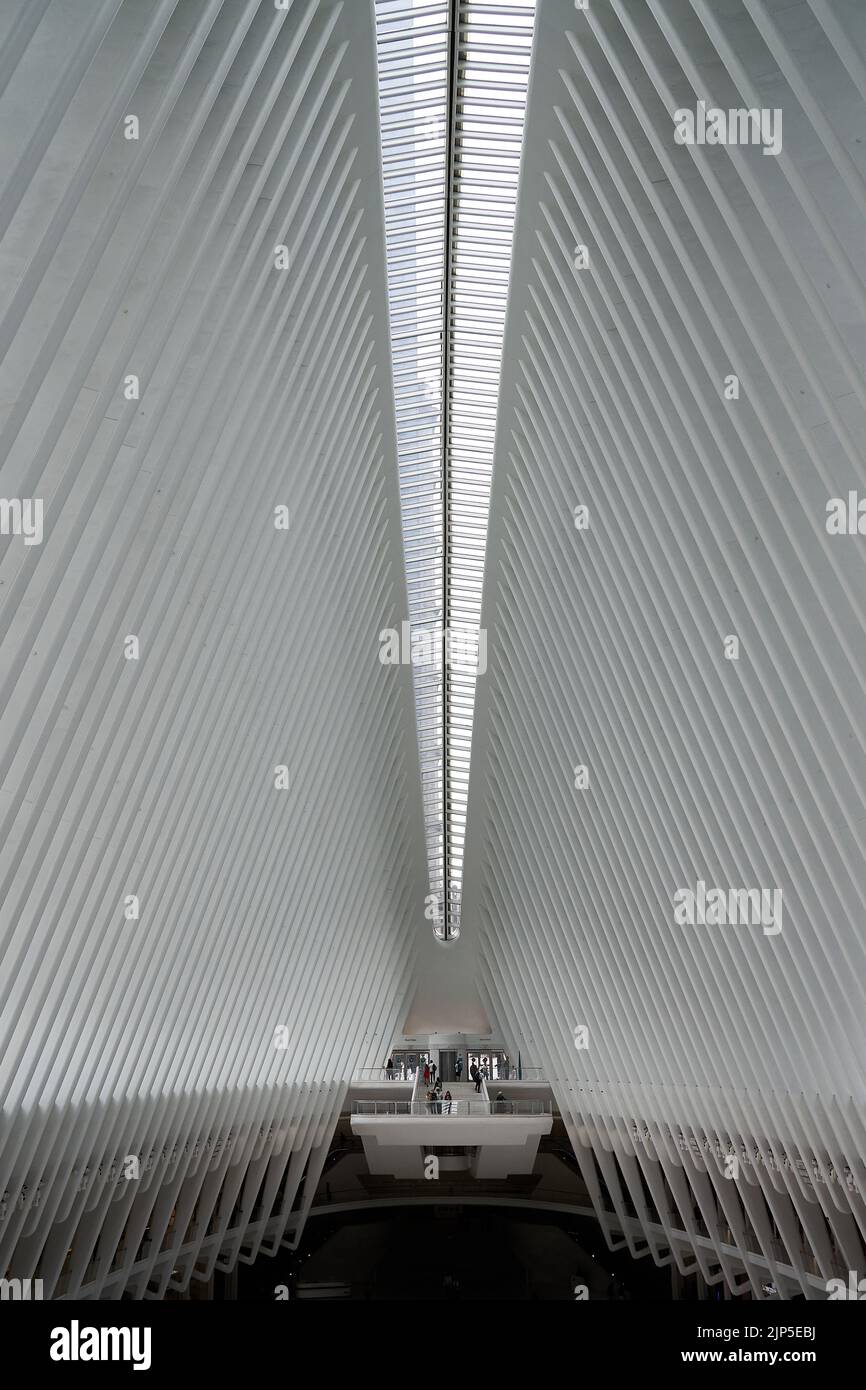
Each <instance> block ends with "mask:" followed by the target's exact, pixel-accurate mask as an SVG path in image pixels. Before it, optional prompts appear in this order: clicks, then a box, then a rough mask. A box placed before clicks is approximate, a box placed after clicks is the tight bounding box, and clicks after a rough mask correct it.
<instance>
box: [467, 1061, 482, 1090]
mask: <svg viewBox="0 0 866 1390" xmlns="http://www.w3.org/2000/svg"><path fill="white" fill-rule="evenodd" d="M469 1075H470V1076H471V1077H472V1080H473V1081H474V1082H475V1092H476V1095H477V1094H478V1092H479V1091H480V1090H481V1072H480V1071H479V1070H478V1067H477V1066H476V1065H475V1063H474V1062H473V1063H472V1066H471V1067H470V1068H469Z"/></svg>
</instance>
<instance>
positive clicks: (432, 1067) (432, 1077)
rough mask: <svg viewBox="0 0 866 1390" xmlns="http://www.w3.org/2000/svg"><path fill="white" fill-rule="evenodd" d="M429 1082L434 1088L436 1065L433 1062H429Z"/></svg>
mask: <svg viewBox="0 0 866 1390" xmlns="http://www.w3.org/2000/svg"><path fill="white" fill-rule="evenodd" d="M430 1080H431V1081H432V1082H433V1085H434V1086H435V1085H436V1063H435V1062H431V1063H430Z"/></svg>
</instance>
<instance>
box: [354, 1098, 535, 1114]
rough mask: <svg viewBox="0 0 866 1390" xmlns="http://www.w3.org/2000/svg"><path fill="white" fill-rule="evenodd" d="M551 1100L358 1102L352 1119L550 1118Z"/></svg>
mask: <svg viewBox="0 0 866 1390" xmlns="http://www.w3.org/2000/svg"><path fill="white" fill-rule="evenodd" d="M552 1113H553V1110H552V1102H551V1101H549V1100H493V1101H483V1100H445V1099H444V1097H440V1098H439V1099H437V1100H435V1101H432V1100H424V1101H414V1100H356V1101H353V1102H352V1114H353V1115H394V1116H399V1115H403V1116H412V1115H417V1116H430V1115H452V1116H455V1117H456V1118H458V1119H468V1118H470V1117H473V1116H478V1117H481V1116H487V1115H551V1114H552Z"/></svg>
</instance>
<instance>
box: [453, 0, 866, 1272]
mask: <svg viewBox="0 0 866 1390" xmlns="http://www.w3.org/2000/svg"><path fill="white" fill-rule="evenodd" d="M864 18H866V16H864V11H863V10H862V8H859V7H856V6H851V5H848V4H838V5H833V6H827V5H825V4H820V3H815V4H813V5H811V6H810V7H807V6H805V5H794V6H791V5H779V4H773V5H768V4H765V3H761V2H760V0H747V3H745V4H740V3H739V0H730V3H725V4H722V5H719V4H712V5H710V4H705V3H702V0H694V3H691V4H690V3H687V2H686V0H664V2H662V0H648V3H647V4H646V5H642V6H634V5H631V4H626V3H622V2H621V0H609V3H607V2H604V0H592V3H591V4H590V6H589V7H588V8H587V9H586V10H583V11H578V10H576V8H575V6H574V5H573V4H572V3H570V0H542V3H541V5H540V8H539V17H538V21H537V26H538V36H537V48H536V53H535V57H534V67H533V72H532V78H531V85H530V98H529V110H528V114H527V127H526V147H525V155H524V173H523V179H522V184H521V190H520V201H519V213H518V225H517V232H516V240H515V252H514V255H515V264H519V265H520V267H521V275H520V277H519V279H515V282H514V284H513V286H512V292H511V297H510V302H509V311H508V314H509V317H508V324H507V330H506V340H505V351H504V367H503V381H502V394H501V399H500V407H499V417H498V439H497V452H496V458H495V464H494V481H493V497H492V509H491V531H490V541H489V549H488V572H487V578H486V589H485V607H484V615H483V622H484V624H485V626H486V627H487V629H488V646H489V653H490V657H489V672H488V675H487V677H486V678H485V680H484V681H483V682H480V683H479V692H480V696H479V707H478V713H477V720H476V729H475V738H474V744H475V751H474V756H473V768H472V781H471V792H470V813H469V841H468V848H467V861H466V884H467V893H468V898H467V900H466V902H465V906H464V924H465V925H466V926H467V928H470V927H471V930H472V932H473V933H474V934H477V935H478V938H479V949H480V952H481V955H482V959H483V973H484V977H485V990H484V993H485V998H486V1001H487V1003H488V1006H489V1009H490V1011H491V1013H492V1015H493V1016H495V1017H497V1018H498V1019H499V1020H500V1022H501V1023H503V1024H504V1025H505V1027H506V1033H507V1035H510V1036H509V1041H510V1042H511V1045H512V1047H513V1049H514V1051H515V1052H516V1050H517V1048H518V1047H519V1046H520V1047H523V1048H524V1050H525V1053H526V1052H529V1053H531V1054H532V1055H539V1056H540V1059H541V1061H542V1062H543V1063H544V1064H545V1065H546V1067H547V1068H548V1070H549V1074H550V1076H551V1078H552V1080H553V1085H554V1090H555V1093H556V1097H557V1100H558V1101H559V1104H560V1106H561V1109H562V1113H563V1115H564V1116H565V1117H566V1119H567V1124H568V1128H569V1132H570V1133H571V1135H572V1137H573V1139H574V1141H575V1144H576V1146H577V1152H578V1155H579V1157H580V1159H581V1164H582V1167H583V1168H584V1173H585V1176H586V1178H587V1181H588V1182H589V1183H590V1186H591V1187H592V1188H593V1189H594V1190H595V1192H596V1196H597V1203H598V1208H599V1211H600V1212H602V1211H603V1210H604V1209H605V1208H607V1209H608V1210H610V1209H611V1208H610V1205H609V1203H610V1202H611V1201H612V1202H613V1208H614V1209H615V1210H616V1212H617V1213H618V1214H620V1215H624V1216H625V1215H627V1214H628V1212H629V1211H631V1210H632V1209H634V1210H636V1211H637V1213H638V1215H639V1216H641V1217H642V1218H644V1223H645V1225H644V1229H645V1234H646V1240H647V1241H648V1242H649V1244H650V1246H651V1248H652V1250H653V1253H654V1255H656V1257H657V1258H659V1259H662V1258H670V1256H669V1254H667V1251H668V1246H669V1242H668V1240H667V1239H666V1235H667V1233H668V1231H669V1230H670V1228H672V1227H676V1228H678V1229H680V1230H687V1231H692V1232H694V1233H695V1234H696V1235H703V1236H704V1237H705V1239H704V1241H703V1243H702V1248H701V1245H700V1244H699V1247H698V1248H697V1250H696V1253H695V1255H694V1257H690V1262H686V1261H685V1257H684V1256H682V1255H680V1256H678V1259H679V1260H680V1262H681V1264H682V1267H683V1268H684V1269H686V1268H689V1267H694V1261H695V1260H696V1261H697V1263H698V1265H699V1266H700V1268H701V1269H702V1271H703V1272H704V1273H705V1275H706V1277H708V1278H709V1279H711V1280H714V1279H718V1278H721V1277H723V1274H724V1273H726V1274H727V1275H728V1276H729V1278H730V1280H731V1281H732V1282H733V1283H735V1284H736V1283H738V1282H740V1281H741V1280H742V1278H743V1276H742V1274H741V1273H738V1272H737V1271H739V1270H741V1266H740V1265H739V1264H732V1263H731V1256H732V1255H733V1254H734V1253H735V1252H736V1251H741V1252H742V1251H745V1250H746V1249H749V1248H751V1249H752V1250H757V1251H760V1252H762V1254H763V1255H764V1256H765V1258H766V1261H767V1265H766V1266H765V1267H766V1268H769V1269H770V1270H771V1272H772V1274H771V1278H772V1279H774V1280H775V1283H776V1286H777V1287H779V1288H781V1289H782V1290H783V1291H785V1292H788V1293H790V1292H799V1290H800V1288H801V1287H802V1288H803V1289H804V1290H805V1291H806V1292H807V1294H808V1295H809V1296H810V1297H815V1296H820V1295H818V1294H817V1293H816V1291H817V1290H818V1289H822V1290H823V1289H824V1288H825V1284H824V1281H825V1280H826V1279H827V1278H828V1277H830V1276H831V1275H836V1274H838V1272H839V1269H838V1268H837V1266H841V1267H842V1268H843V1269H846V1268H852V1269H853V1268H858V1267H859V1263H858V1262H859V1261H861V1256H862V1245H861V1237H862V1235H863V1234H864V1232H866V1208H864V1200H863V1193H864V1190H866V1188H864V1176H866V1175H864V1162H863V1156H864V1153H866V1142H864V1140H866V1133H864V1100H866V1094H864V1084H863V1067H862V1057H863V1051H864V1044H866V1036H864V1022H863V1017H864V1015H863V979H864V965H866V962H864V938H863V922H864V905H866V875H864V855H863V848H864V826H866V798H864V787H866V776H864V774H866V760H864V747H866V744H864V732H863V718H862V714H863V709H864V688H866V655H864V654H866V645H864V640H863V639H864V626H866V624H864V608H866V604H864V597H866V591H864V573H866V572H864V559H863V549H862V545H863V542H862V539H860V538H858V537H856V536H855V537H853V538H852V537H849V536H835V535H830V534H828V531H827V529H826V525H825V522H826V518H827V503H828V499H831V498H834V497H836V498H846V499H847V497H848V494H849V491H850V490H859V491H860V492H861V493H862V489H863V486H864V466H863V454H862V440H863V438H864V437H866V415H864V405H866V386H864V379H863V365H864V354H866V338H864V333H863V323H864V318H866V315H864V308H866V299H864V283H863V281H864V275H863V256H862V226H863V222H862V211H863V197H864V192H866V185H864V177H863V171H864V154H863V150H864V149H866V145H864V144H863V143H862V142H863V141H864V139H866V118H864V105H863V97H864V94H866V82H864V68H863V63H862V61H861V56H860V55H861V53H862V51H863V46H864V39H866V29H864ZM699 101H704V102H706V103H707V105H708V106H709V107H720V108H723V109H725V110H727V109H729V108H738V107H745V108H748V107H752V106H754V107H767V108H770V113H771V114H772V111H774V110H775V109H776V108H779V109H780V110H781V112H782V148H781V151H780V152H779V153H778V154H777V155H767V154H764V153H763V152H762V148H761V147H760V146H759V145H727V146H726V145H697V144H691V145H689V144H678V143H677V142H676V140H675V138H674V135H675V112H676V111H677V110H678V109H680V108H687V109H691V110H693V111H695V110H696V109H697V103H698V102H699ZM732 376H735V377H736V378H737V387H735V385H734V384H733V383H732V382H731V381H730V380H729V378H731V377H732ZM726 388H727V390H726ZM737 391H738V393H737ZM583 509H585V511H584V510H583ZM731 638H736V639H737V640H738V644H739V652H738V658H737V659H730V658H731V657H733V654H734V652H735V647H734V645H733V644H732V643H731V641H730V639H731ZM699 882H700V883H702V884H703V885H705V887H706V889H707V890H709V889H710V888H712V887H719V888H721V889H723V890H724V891H725V893H726V894H727V893H728V892H729V890H731V889H743V890H764V891H766V892H767V893H768V894H772V893H773V892H775V891H776V890H778V892H779V893H780V894H781V899H780V908H779V914H778V915H777V916H775V917H774V916H772V915H768V916H767V917H766V918H765V924H764V925H761V924H760V923H758V924H757V925H721V924H718V925H717V924H714V923H713V922H712V919H710V921H708V922H706V923H704V924H700V923H696V924H695V925H682V924H679V923H678V922H677V921H676V920H675V915H674V912H675V902H676V901H682V899H677V897H676V895H677V894H678V893H680V892H684V891H686V890H691V892H693V893H695V894H698V893H699V892H700V889H699V888H698V884H699ZM776 901H777V900H774V899H773V897H772V896H770V897H768V899H767V902H768V905H772V904H774V903H775V902H776ZM777 927H778V928H779V929H778V930H777ZM584 1030H585V1031H584ZM729 1151H730V1152H733V1153H734V1154H736V1155H738V1160H739V1162H740V1164H741V1166H740V1173H739V1177H738V1179H737V1180H736V1181H731V1180H729V1179H726V1178H725V1176H724V1169H725V1164H724V1155H726V1154H727V1153H728V1152H729ZM611 1153H614V1154H615V1155H616V1156H617V1158H618V1161H619V1164H620V1171H621V1172H622V1173H624V1174H625V1178H626V1186H625V1187H624V1186H623V1184H622V1182H621V1180H620V1179H619V1178H618V1177H617V1173H616V1170H615V1169H614V1168H613V1165H612V1163H611ZM681 1165H684V1166H681ZM662 1175H663V1176H664V1179H665V1184H663V1183H662V1182H661V1176H662ZM641 1179H642V1180H643V1183H645V1184H646V1186H645V1187H644V1186H642V1181H641ZM684 1179H685V1181H684ZM602 1182H604V1183H606V1186H607V1196H606V1197H605V1196H603V1193H602V1188H601V1186H600V1184H601V1183H602ZM647 1192H649V1193H651V1194H652V1198H653V1201H654V1203H655V1205H656V1206H657V1208H658V1210H659V1211H662V1212H665V1211H666V1212H667V1213H669V1214H668V1215H667V1217H666V1218H664V1220H665V1221H666V1222H667V1225H666V1226H665V1229H664V1230H658V1229H656V1230H655V1232H654V1233H653V1231H652V1230H651V1223H650V1219H649V1216H648V1214H647V1198H646V1193H647ZM764 1199H766V1203H767V1206H766V1207H765V1205H764ZM602 1219H604V1218H602ZM798 1223H799V1224H798ZM801 1228H802V1229H801ZM858 1232H859V1235H858ZM628 1239H629V1242H630V1244H632V1246H633V1247H634V1248H635V1249H637V1248H638V1247H637V1246H635V1242H634V1239H633V1238H632V1237H629V1238H628ZM803 1246H805V1247H806V1248H807V1250H809V1255H808V1256H807V1257H804V1256H803V1254H802V1248H803ZM643 1248H644V1249H645V1248H646V1246H644V1247H643ZM810 1280H811V1282H810ZM751 1283H752V1288H753V1291H754V1292H755V1293H756V1295H757V1296H759V1297H760V1296H761V1280H760V1279H759V1277H758V1274H757V1273H756V1272H754V1266H752V1273H751Z"/></svg>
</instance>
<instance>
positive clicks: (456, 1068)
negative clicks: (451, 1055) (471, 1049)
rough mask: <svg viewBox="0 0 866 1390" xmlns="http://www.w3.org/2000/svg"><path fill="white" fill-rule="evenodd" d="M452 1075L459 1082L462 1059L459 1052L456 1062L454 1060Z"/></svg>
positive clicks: (461, 1072) (461, 1071) (461, 1073)
mask: <svg viewBox="0 0 866 1390" xmlns="http://www.w3.org/2000/svg"><path fill="white" fill-rule="evenodd" d="M454 1075H455V1076H456V1078H457V1080H458V1081H459V1080H460V1078H461V1076H462V1075H463V1058H462V1056H461V1055H460V1053H459V1052H458V1054H457V1060H456V1062H455V1063H454Z"/></svg>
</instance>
